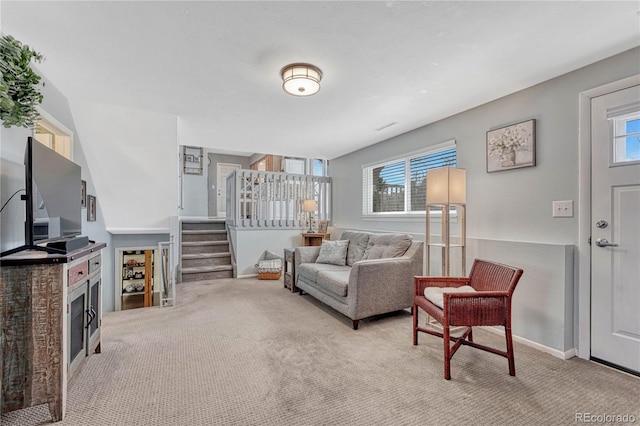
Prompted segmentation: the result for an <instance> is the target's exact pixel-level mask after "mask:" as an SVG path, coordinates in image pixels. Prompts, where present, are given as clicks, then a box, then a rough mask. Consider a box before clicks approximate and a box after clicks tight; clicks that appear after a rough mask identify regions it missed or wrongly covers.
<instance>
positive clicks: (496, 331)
mask: <svg viewBox="0 0 640 426" xmlns="http://www.w3.org/2000/svg"><path fill="white" fill-rule="evenodd" d="M481 328H482V329H483V330H487V331H490V332H492V333H494V334H499V335H501V336H504V330H501V329H499V328H494V327H481ZM513 341H514V342H518V343H521V344H523V345H525V346H529V347H531V348H534V349H537V350H539V351H541V352H544V353H547V354H549V355H552V356H554V357H556V358H560V359H563V360H567V359H569V358H573V357H574V356H576V355H577V351H576V349H574V348H571V349H569V350H568V351H564V352H562V351H561V350H559V349H554V348H550V347H549V346H545V345H542V344H540V343H537V342H534V341H533V340H529V339H525V338H524V337H520V336H516V335H515V334H514V335H513Z"/></svg>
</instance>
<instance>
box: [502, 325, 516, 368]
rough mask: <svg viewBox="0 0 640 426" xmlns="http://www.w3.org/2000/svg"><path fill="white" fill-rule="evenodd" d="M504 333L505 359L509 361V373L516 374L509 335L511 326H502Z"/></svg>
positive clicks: (511, 341)
mask: <svg viewBox="0 0 640 426" xmlns="http://www.w3.org/2000/svg"><path fill="white" fill-rule="evenodd" d="M504 335H505V336H506V339H507V360H508V361H509V375H511V376H515V375H516V361H515V358H514V356H513V340H512V336H511V327H505V328H504Z"/></svg>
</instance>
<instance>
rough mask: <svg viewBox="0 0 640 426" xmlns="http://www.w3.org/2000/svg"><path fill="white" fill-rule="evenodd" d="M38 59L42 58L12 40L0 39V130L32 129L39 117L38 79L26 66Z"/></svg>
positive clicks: (7, 36)
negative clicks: (16, 127) (1, 126)
mask: <svg viewBox="0 0 640 426" xmlns="http://www.w3.org/2000/svg"><path fill="white" fill-rule="evenodd" d="M42 59H43V56H42V54H40V53H38V52H36V51H35V50H33V49H31V48H30V47H29V46H26V45H23V44H22V43H21V42H19V41H18V40H16V39H15V38H13V37H12V36H10V35H5V36H2V38H0V72H1V73H2V79H0V120H2V125H3V126H4V127H7V128H8V127H12V126H18V127H26V128H33V127H34V126H35V124H36V121H37V120H38V116H39V114H38V110H37V109H36V107H37V106H38V105H40V104H41V103H42V93H40V80H41V77H40V76H39V75H38V74H36V73H35V72H34V71H33V70H32V69H31V66H30V64H31V61H36V62H42ZM42 86H44V83H42Z"/></svg>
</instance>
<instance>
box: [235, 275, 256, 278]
mask: <svg viewBox="0 0 640 426" xmlns="http://www.w3.org/2000/svg"><path fill="white" fill-rule="evenodd" d="M237 278H258V274H243V275H238V277H237Z"/></svg>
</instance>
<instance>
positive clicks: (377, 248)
mask: <svg viewBox="0 0 640 426" xmlns="http://www.w3.org/2000/svg"><path fill="white" fill-rule="evenodd" d="M412 240H413V238H412V237H411V235H407V234H372V235H371V236H370V237H369V242H368V244H367V249H366V250H365V251H364V255H363V256H362V259H363V260H366V259H386V258H389V257H400V256H402V255H403V254H404V253H405V252H406V251H407V249H408V248H409V246H410V245H411V241H412Z"/></svg>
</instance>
